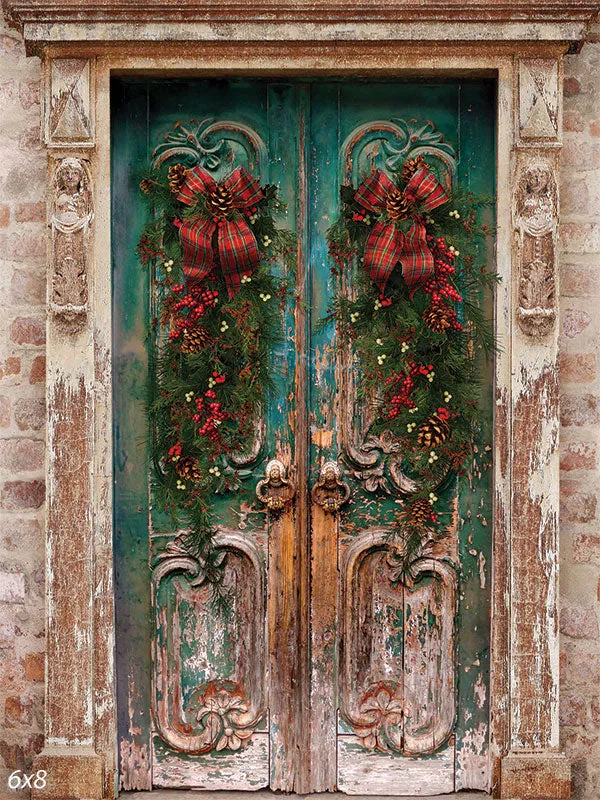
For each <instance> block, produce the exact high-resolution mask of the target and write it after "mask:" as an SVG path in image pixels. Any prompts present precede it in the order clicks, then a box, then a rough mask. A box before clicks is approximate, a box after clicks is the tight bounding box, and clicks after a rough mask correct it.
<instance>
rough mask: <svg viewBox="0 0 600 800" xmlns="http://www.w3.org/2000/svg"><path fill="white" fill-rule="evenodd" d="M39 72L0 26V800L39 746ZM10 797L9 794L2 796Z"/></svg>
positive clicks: (42, 326)
mask: <svg viewBox="0 0 600 800" xmlns="http://www.w3.org/2000/svg"><path fill="white" fill-rule="evenodd" d="M39 79H40V64H39V61H38V59H26V58H25V53H24V48H23V45H22V43H21V42H20V41H19V39H18V38H17V37H16V35H15V33H14V32H13V31H8V30H7V29H6V27H5V26H4V24H3V22H1V21H0V120H1V122H0V797H5V796H6V794H5V791H6V786H7V778H8V775H10V773H11V772H12V770H14V769H26V768H27V766H28V765H29V762H30V758H31V754H32V753H33V752H35V751H37V750H39V749H40V748H41V746H42V731H43V692H44V533H43V515H44V482H43V477H44V373H45V360H44V342H45V321H44V296H45V285H44V284H45V269H44V251H45V222H44V221H45V217H46V210H45V203H44V202H42V198H43V196H44V183H45V155H44V153H43V151H42V148H41V145H40V136H39V130H40V122H39V119H40V105H39ZM12 794H13V793H11V795H12Z"/></svg>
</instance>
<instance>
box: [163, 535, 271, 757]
mask: <svg viewBox="0 0 600 800" xmlns="http://www.w3.org/2000/svg"><path fill="white" fill-rule="evenodd" d="M215 544H216V546H217V548H218V549H220V550H222V551H224V552H226V553H227V554H228V557H227V559H226V562H225V568H224V583H225V584H226V587H227V589H228V590H229V592H230V596H231V604H232V605H231V609H230V611H229V612H219V611H215V610H214V608H213V606H212V603H211V599H212V591H211V587H210V584H207V583H206V582H205V579H204V575H203V572H202V570H201V566H200V564H199V562H198V561H197V560H196V559H195V558H191V557H190V556H188V555H186V554H185V551H183V550H181V551H180V552H178V548H177V544H176V543H174V546H172V547H171V548H170V549H167V551H166V552H165V554H164V555H163V556H162V557H161V558H160V560H159V561H158V563H157V564H156V566H155V567H154V569H153V573H152V604H153V608H154V614H155V625H156V630H155V632H154V642H153V647H154V658H153V662H154V676H153V716H154V724H155V726H156V729H157V731H158V733H159V735H160V736H161V738H162V739H163V740H164V741H165V742H166V744H167V745H168V746H169V747H171V748H172V749H174V750H177V751H179V752H182V753H189V754H201V753H207V752H209V751H211V750H216V751H220V750H224V749H228V750H239V749H240V748H242V747H243V746H244V744H245V743H246V742H247V741H249V739H250V738H251V736H252V734H253V732H254V730H255V729H256V727H257V726H258V724H259V723H260V721H261V719H262V718H263V717H264V714H265V655H264V654H265V650H266V646H265V636H264V619H265V613H266V610H265V569H264V565H263V562H262V559H261V556H260V554H259V552H258V550H257V549H256V547H255V545H254V544H253V543H252V542H251V541H250V540H249V539H248V538H247V537H244V536H243V535H241V534H239V533H236V532H232V531H223V532H220V533H219V534H217V536H216V537H215Z"/></svg>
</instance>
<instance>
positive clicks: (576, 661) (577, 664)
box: [565, 645, 600, 686]
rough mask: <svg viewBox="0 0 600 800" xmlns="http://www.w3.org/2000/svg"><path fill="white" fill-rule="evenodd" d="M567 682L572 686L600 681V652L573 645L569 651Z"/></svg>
mask: <svg viewBox="0 0 600 800" xmlns="http://www.w3.org/2000/svg"><path fill="white" fill-rule="evenodd" d="M565 672H566V675H565V678H566V680H565V683H566V684H567V685H571V686H579V685H581V684H591V685H592V686H598V684H599V683H600V653H596V652H594V653H590V652H589V651H588V650H587V649H584V648H579V647H577V646H576V645H572V646H571V647H570V648H569V650H568V653H567V666H566V670H565Z"/></svg>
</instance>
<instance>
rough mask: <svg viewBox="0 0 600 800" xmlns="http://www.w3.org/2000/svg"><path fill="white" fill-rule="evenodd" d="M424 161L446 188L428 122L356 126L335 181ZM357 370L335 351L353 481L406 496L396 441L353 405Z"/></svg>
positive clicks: (447, 163) (449, 176)
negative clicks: (373, 429)
mask: <svg viewBox="0 0 600 800" xmlns="http://www.w3.org/2000/svg"><path fill="white" fill-rule="evenodd" d="M419 155H421V156H424V157H425V158H426V159H427V161H428V163H430V164H431V166H432V167H433V168H434V169H436V171H437V172H438V173H439V177H440V180H441V181H442V183H443V184H445V185H446V186H447V187H450V186H451V185H452V180H453V175H454V170H455V155H454V150H453V148H452V146H451V145H450V144H448V143H446V142H444V141H443V140H442V134H441V133H439V131H436V130H435V128H434V126H433V124H432V123H431V122H424V123H417V121H416V120H410V121H409V122H406V121H405V120H403V119H399V118H393V119H391V120H373V121H372V122H369V123H366V124H364V125H361V126H359V127H358V128H356V129H355V130H353V131H352V133H351V134H350V135H349V136H348V137H347V138H346V140H345V141H344V143H343V144H342V147H341V150H340V165H339V171H340V179H341V182H342V183H343V184H349V183H352V185H354V186H357V185H358V184H359V183H360V182H361V181H362V180H363V179H364V178H365V177H367V175H368V174H369V173H370V172H371V171H372V170H374V169H381V170H384V171H388V172H389V171H393V170H394V169H396V168H398V167H401V166H402V164H403V163H404V160H405V159H406V158H408V157H410V158H415V157H416V156H419ZM340 280H341V287H342V291H343V292H344V293H345V294H346V296H347V297H349V298H351V299H354V297H355V292H356V288H355V287H356V280H355V275H354V274H350V275H346V274H344V275H342V276H341V277H340ZM358 374H360V365H359V363H358V360H357V357H356V355H355V353H354V352H353V349H352V345H351V343H347V344H344V345H342V346H341V347H340V348H339V349H338V350H337V358H336V380H337V384H338V386H339V390H340V391H339V397H340V408H339V412H340V416H339V424H340V432H339V435H340V439H341V445H342V449H343V451H344V454H345V457H346V460H347V461H348V463H349V465H350V466H351V467H352V468H353V470H354V475H355V477H356V478H358V479H359V480H360V482H361V483H362V485H363V487H364V488H365V489H366V490H367V491H369V492H375V491H377V490H378V489H382V490H384V491H385V492H387V493H390V494H398V493H400V494H410V493H411V492H413V491H414V490H415V488H416V484H415V483H414V482H413V481H412V480H411V479H410V478H409V477H408V476H407V475H405V474H404V473H403V472H402V469H401V462H402V454H401V453H400V452H399V446H398V443H397V442H396V440H395V439H394V438H393V437H392V436H391V435H389V434H388V433H387V432H385V431H384V433H383V434H381V435H378V436H374V435H373V434H372V433H371V432H370V428H371V426H372V424H373V422H374V409H375V404H374V403H373V402H369V399H368V398H366V399H365V400H364V401H363V402H361V403H359V402H358V401H357V396H358V392H357V389H358V380H357V376H358Z"/></svg>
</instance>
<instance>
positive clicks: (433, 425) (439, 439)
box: [417, 414, 450, 450]
mask: <svg viewBox="0 0 600 800" xmlns="http://www.w3.org/2000/svg"><path fill="white" fill-rule="evenodd" d="M449 433H450V425H449V424H448V421H447V420H445V419H442V418H441V417H439V416H438V415H437V414H433V415H432V416H431V417H429V419H428V420H427V421H426V422H423V424H422V425H421V427H420V428H419V433H418V435H417V444H418V445H419V447H423V448H424V449H426V450H431V448H433V447H437V446H438V445H440V444H443V443H444V442H445V441H446V439H447V438H448V435H449Z"/></svg>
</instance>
